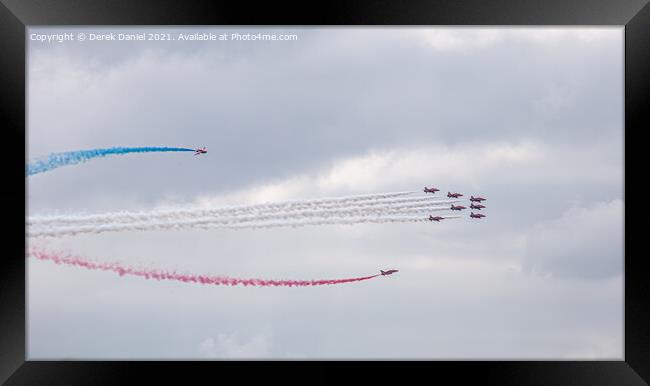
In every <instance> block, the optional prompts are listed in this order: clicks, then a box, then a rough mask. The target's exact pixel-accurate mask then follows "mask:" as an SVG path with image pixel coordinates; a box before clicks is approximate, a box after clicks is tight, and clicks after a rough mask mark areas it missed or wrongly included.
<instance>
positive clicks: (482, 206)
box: [469, 203, 485, 210]
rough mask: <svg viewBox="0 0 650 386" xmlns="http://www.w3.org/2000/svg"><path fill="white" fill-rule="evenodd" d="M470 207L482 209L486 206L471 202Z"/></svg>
mask: <svg viewBox="0 0 650 386" xmlns="http://www.w3.org/2000/svg"><path fill="white" fill-rule="evenodd" d="M469 207H470V208H472V209H478V210H481V209H483V208H485V205H481V204H474V203H471V204H469Z"/></svg>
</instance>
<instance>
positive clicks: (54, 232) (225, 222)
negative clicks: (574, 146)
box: [28, 208, 452, 238]
mask: <svg viewBox="0 0 650 386" xmlns="http://www.w3.org/2000/svg"><path fill="white" fill-rule="evenodd" d="M446 209H447V208H412V209H393V210H391V209H382V210H381V211H367V210H358V209H355V210H339V211H321V212H319V213H314V211H304V212H299V213H280V214H271V215H265V216H240V217H230V218H228V217H221V218H219V217H217V218H215V217H208V218H197V219H190V220H180V221H179V220H175V221H149V222H132V223H112V224H82V225H74V226H45V227H40V229H39V228H38V227H36V228H35V229H34V228H30V229H29V230H28V236H29V237H34V238H37V237H61V236H73V235H76V234H83V233H91V234H98V233H104V232H119V231H151V230H165V229H189V228H201V227H205V226H207V227H226V228H228V227H234V229H239V228H240V227H247V226H253V225H255V226H256V227H259V226H261V225H265V223H264V222H265V221H269V220H276V223H277V224H281V223H287V224H290V223H291V220H293V221H298V223H300V221H301V220H303V219H306V220H307V221H335V222H334V223H336V221H339V220H341V221H352V223H355V222H354V221H358V222H367V221H366V220H367V219H368V216H374V218H375V220H376V221H380V220H383V219H386V218H394V217H390V216H394V215H397V214H416V213H428V212H430V211H432V210H446ZM346 217H350V219H346ZM332 218H334V219H332ZM400 218H404V217H398V219H400ZM414 218H417V219H422V220H423V221H428V220H427V219H426V218H425V217H424V216H418V217H411V219H414ZM450 218H452V217H450ZM330 219H332V220H330ZM278 220H280V222H278ZM361 220H363V221H361ZM384 222H385V221H384ZM410 222H413V221H410ZM266 224H268V223H266ZM275 226H280V225H275Z"/></svg>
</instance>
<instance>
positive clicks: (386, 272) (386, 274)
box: [379, 269, 399, 276]
mask: <svg viewBox="0 0 650 386" xmlns="http://www.w3.org/2000/svg"><path fill="white" fill-rule="evenodd" d="M379 272H381V275H382V276H388V275H392V274H394V273H395V272H399V270H398V269H389V270H388V271H382V270H381V269H380V270H379Z"/></svg>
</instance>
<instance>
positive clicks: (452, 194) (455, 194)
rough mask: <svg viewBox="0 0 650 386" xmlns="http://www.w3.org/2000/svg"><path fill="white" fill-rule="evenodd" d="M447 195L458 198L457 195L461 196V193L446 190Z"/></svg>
mask: <svg viewBox="0 0 650 386" xmlns="http://www.w3.org/2000/svg"><path fill="white" fill-rule="evenodd" d="M447 197H449V198H458V197H462V194H460V193H451V192H447Z"/></svg>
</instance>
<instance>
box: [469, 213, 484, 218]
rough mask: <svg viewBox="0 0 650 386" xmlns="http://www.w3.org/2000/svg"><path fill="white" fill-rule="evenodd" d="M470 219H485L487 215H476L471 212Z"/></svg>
mask: <svg viewBox="0 0 650 386" xmlns="http://www.w3.org/2000/svg"><path fill="white" fill-rule="evenodd" d="M469 217H471V218H483V217H485V215H484V214H480V213H477V214H474V212H471V213H470V214H469Z"/></svg>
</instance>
